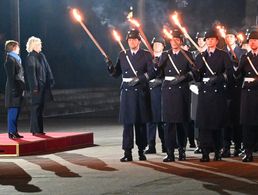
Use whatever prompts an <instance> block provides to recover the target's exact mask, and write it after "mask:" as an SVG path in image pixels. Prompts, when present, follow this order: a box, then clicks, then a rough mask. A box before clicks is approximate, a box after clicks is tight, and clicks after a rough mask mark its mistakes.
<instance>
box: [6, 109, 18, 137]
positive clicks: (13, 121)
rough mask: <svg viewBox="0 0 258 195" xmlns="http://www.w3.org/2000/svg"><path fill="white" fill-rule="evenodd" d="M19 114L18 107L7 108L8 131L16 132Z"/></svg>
mask: <svg viewBox="0 0 258 195" xmlns="http://www.w3.org/2000/svg"><path fill="white" fill-rule="evenodd" d="M19 114H20V107H9V108H8V117H7V118H8V119H7V122H8V127H7V128H8V133H11V134H15V133H17V121H18V118H19Z"/></svg>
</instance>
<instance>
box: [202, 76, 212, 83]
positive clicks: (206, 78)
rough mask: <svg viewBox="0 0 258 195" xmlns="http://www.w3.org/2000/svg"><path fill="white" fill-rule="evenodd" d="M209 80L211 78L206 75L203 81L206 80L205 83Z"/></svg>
mask: <svg viewBox="0 0 258 195" xmlns="http://www.w3.org/2000/svg"><path fill="white" fill-rule="evenodd" d="M209 80H210V78H209V77H204V78H203V79H202V81H203V82H205V83H206V82H208V81H209Z"/></svg>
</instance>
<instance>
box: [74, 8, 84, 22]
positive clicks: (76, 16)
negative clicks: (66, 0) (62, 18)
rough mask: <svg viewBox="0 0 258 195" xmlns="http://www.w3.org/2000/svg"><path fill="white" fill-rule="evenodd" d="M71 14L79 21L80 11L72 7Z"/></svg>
mask: <svg viewBox="0 0 258 195" xmlns="http://www.w3.org/2000/svg"><path fill="white" fill-rule="evenodd" d="M72 12H73V16H74V18H75V19H76V20H77V21H78V22H81V21H82V17H81V15H80V12H79V11H78V10H77V9H73V11H72Z"/></svg>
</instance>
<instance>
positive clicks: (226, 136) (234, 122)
mask: <svg viewBox="0 0 258 195" xmlns="http://www.w3.org/2000/svg"><path fill="white" fill-rule="evenodd" d="M228 34H230V33H228ZM225 51H226V52H227V53H228V54H229V56H230V59H231V61H232V65H233V66H234V67H235V68H236V67H237V66H238V62H237V61H236V59H234V57H233V54H231V51H230V50H229V49H228V48H225ZM234 53H235V54H236V56H237V59H240V58H241V56H242V55H243V54H244V53H246V50H243V49H241V48H240V47H239V46H236V47H235V48H234ZM242 82H243V80H242V79H241V78H236V77H234V79H233V80H232V82H231V83H229V84H228V85H227V106H228V110H227V118H228V122H227V127H226V128H225V129H224V132H223V151H222V157H230V145H231V140H233V142H234V145H235V146H234V147H235V150H234V156H238V154H239V153H240V149H241V143H242V127H241V125H240V121H239V120H240V119H239V117H240V96H241V86H242Z"/></svg>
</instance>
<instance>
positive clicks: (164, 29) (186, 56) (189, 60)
mask: <svg viewBox="0 0 258 195" xmlns="http://www.w3.org/2000/svg"><path fill="white" fill-rule="evenodd" d="M163 34H164V35H165V36H166V37H167V38H168V39H170V40H171V39H173V36H172V35H171V33H170V32H169V31H168V29H166V28H163ZM175 43H176V44H177V42H176V41H175ZM178 46H179V45H178ZM180 51H181V52H182V54H183V56H184V57H185V58H186V59H187V61H188V62H189V63H190V64H191V65H192V66H193V67H194V68H196V65H195V63H194V62H193V60H191V58H189V56H188V55H187V54H186V52H185V50H183V49H182V48H181V47H180Z"/></svg>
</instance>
